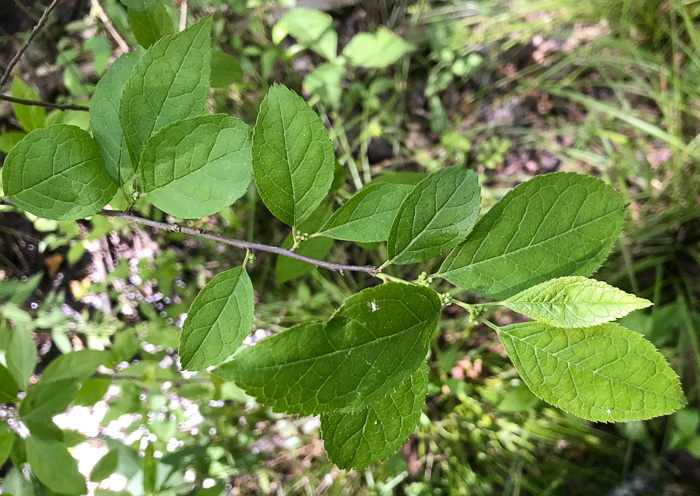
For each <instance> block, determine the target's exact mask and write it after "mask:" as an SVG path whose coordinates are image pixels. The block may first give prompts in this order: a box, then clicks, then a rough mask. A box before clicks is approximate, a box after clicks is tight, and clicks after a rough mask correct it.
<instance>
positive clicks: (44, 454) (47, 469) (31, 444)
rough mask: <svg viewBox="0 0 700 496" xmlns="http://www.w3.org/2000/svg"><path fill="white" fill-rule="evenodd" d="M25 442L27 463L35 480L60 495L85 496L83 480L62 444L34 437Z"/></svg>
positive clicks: (53, 440) (85, 490) (73, 460)
mask: <svg viewBox="0 0 700 496" xmlns="http://www.w3.org/2000/svg"><path fill="white" fill-rule="evenodd" d="M26 442H27V461H28V462H29V465H30V466H31V467H32V472H34V475H36V477H37V479H39V480H40V481H41V482H43V483H44V484H46V486H47V487H48V488H49V489H51V490H52V491H56V492H57V493H60V494H87V486H86V484H85V478H84V477H83V476H82V475H81V474H80V472H78V464H77V463H76V461H75V459H74V458H73V457H72V456H71V455H70V453H69V452H68V448H66V446H65V445H64V444H63V443H62V442H60V441H57V440H56V439H51V438H40V437H36V436H30V437H28V438H27V440H26Z"/></svg>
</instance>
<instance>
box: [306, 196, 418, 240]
mask: <svg viewBox="0 0 700 496" xmlns="http://www.w3.org/2000/svg"><path fill="white" fill-rule="evenodd" d="M412 189H413V187H412V186H409V185H407V184H389V183H384V184H369V185H367V186H365V187H364V188H362V189H361V190H360V191H358V192H357V193H355V195H354V196H353V197H352V198H350V199H349V200H348V201H347V202H345V203H344V204H343V206H341V207H340V208H339V209H338V210H336V211H335V213H333V215H332V216H331V218H330V219H328V222H326V224H325V225H324V226H323V228H321V231H320V232H319V234H323V235H324V236H328V237H329V238H334V239H343V240H345V241H356V242H360V243H372V242H376V241H386V240H387V239H388V238H389V230H390V229H391V224H392V222H393V221H394V218H395V217H396V213H397V212H398V211H399V207H400V206H401V203H402V202H403V201H404V199H405V198H406V196H408V194H409V193H410V192H411V190H412Z"/></svg>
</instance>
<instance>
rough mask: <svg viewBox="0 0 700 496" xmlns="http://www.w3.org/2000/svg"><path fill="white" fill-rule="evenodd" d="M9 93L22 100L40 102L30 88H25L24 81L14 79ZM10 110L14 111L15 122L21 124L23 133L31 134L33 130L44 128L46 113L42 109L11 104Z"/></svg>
mask: <svg viewBox="0 0 700 496" xmlns="http://www.w3.org/2000/svg"><path fill="white" fill-rule="evenodd" d="M10 93H11V95H12V96H13V97H15V98H21V99H23V100H41V98H39V95H37V93H36V91H34V90H33V89H32V88H31V87H30V86H27V85H26V84H25V83H24V81H22V80H21V79H20V78H18V77H15V78H14V79H13V80H12V86H11V87H10ZM12 109H13V110H14V111H15V117H17V120H18V121H19V123H20V124H22V127H23V128H24V130H25V131H27V132H31V131H34V130H35V129H39V128H42V127H44V121H45V119H46V111H45V110H44V108H43V107H39V106H34V105H22V104H21V103H13V104H12Z"/></svg>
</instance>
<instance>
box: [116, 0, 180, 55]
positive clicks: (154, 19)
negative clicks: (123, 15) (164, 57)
mask: <svg viewBox="0 0 700 496" xmlns="http://www.w3.org/2000/svg"><path fill="white" fill-rule="evenodd" d="M127 14H128V17H129V25H130V26H131V30H132V31H133V32H134V36H135V37H136V41H138V43H139V45H141V46H142V47H144V48H149V47H151V46H152V45H153V44H154V43H155V42H156V41H158V40H160V39H162V38H164V37H165V36H169V35H172V34H175V26H174V25H173V20H172V18H171V17H170V14H169V13H168V9H166V8H165V5H163V2H162V1H161V0H156V1H155V2H154V5H153V8H152V9H150V10H136V9H133V8H131V7H130V8H129V9H128V11H127Z"/></svg>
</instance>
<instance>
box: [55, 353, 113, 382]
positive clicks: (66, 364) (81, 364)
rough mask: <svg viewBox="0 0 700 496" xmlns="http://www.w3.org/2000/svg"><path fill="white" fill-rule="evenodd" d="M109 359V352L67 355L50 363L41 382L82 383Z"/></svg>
mask: <svg viewBox="0 0 700 496" xmlns="http://www.w3.org/2000/svg"><path fill="white" fill-rule="evenodd" d="M108 358H109V351H98V350H81V351H73V352H71V353H66V354H65V355H61V356H60V357H58V358H56V359H55V360H53V361H52V362H51V363H49V366H48V367H46V369H44V372H43V373H42V374H41V382H42V383H44V384H45V383H47V382H53V381H62V380H65V379H72V380H75V381H77V382H82V381H84V380H85V379H88V378H89V377H90V376H91V375H92V374H94V373H95V371H96V370H97V367H99V366H100V365H102V364H103V363H105V362H106V361H107V359H108Z"/></svg>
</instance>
